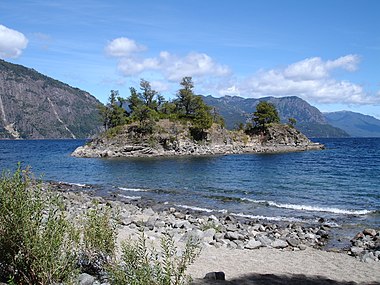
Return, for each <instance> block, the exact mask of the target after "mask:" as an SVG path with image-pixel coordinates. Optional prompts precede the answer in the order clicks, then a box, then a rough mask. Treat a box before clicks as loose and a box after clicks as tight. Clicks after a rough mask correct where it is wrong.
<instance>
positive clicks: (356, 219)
mask: <svg viewBox="0 0 380 285" xmlns="http://www.w3.org/2000/svg"><path fill="white" fill-rule="evenodd" d="M317 141H318V142H321V143H323V144H325V145H326V150H323V151H308V152H297V153H283V154H245V155H227V156H208V157H176V158H132V159H131V158H129V159H85V158H74V157H71V156H70V153H71V152H72V151H73V150H74V149H75V148H76V147H77V146H80V145H82V144H84V143H85V141H83V140H39V141H0V169H3V170H4V169H11V170H12V169H15V168H16V164H17V162H21V163H22V165H23V166H27V165H30V166H32V171H33V173H34V174H35V175H36V176H37V177H42V178H43V179H44V180H54V181H63V182H69V183H79V184H91V185H95V186H96V187H97V188H99V189H103V190H104V191H108V192H114V193H115V194H117V195H119V197H120V198H121V199H124V198H125V197H132V198H134V199H153V200H155V201H160V202H169V203H171V204H175V205H177V206H182V207H192V208H202V209H204V210H214V211H228V212H230V213H233V214H237V215H241V216H248V217H251V218H266V219H269V220H284V221H291V222H293V221H295V222H297V221H304V222H310V223H313V222H316V221H317V220H318V219H319V218H321V217H322V218H324V219H326V221H327V222H328V223H330V224H331V225H333V226H337V227H341V228H345V227H346V228H350V227H367V226H370V227H375V228H379V227H380V138H350V139H318V140H317Z"/></svg>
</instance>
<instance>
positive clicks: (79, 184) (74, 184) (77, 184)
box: [59, 181, 87, 188]
mask: <svg viewBox="0 0 380 285" xmlns="http://www.w3.org/2000/svg"><path fill="white" fill-rule="evenodd" d="M59 184H66V185H71V186H78V187H82V188H83V187H86V186H87V185H86V184H82V183H72V182H63V181H60V182H59Z"/></svg>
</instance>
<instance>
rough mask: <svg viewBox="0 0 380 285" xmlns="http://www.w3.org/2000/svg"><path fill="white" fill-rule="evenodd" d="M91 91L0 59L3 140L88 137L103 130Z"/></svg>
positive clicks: (0, 135) (1, 134) (1, 136)
mask: <svg viewBox="0 0 380 285" xmlns="http://www.w3.org/2000/svg"><path fill="white" fill-rule="evenodd" d="M99 104H100V102H99V101H98V100H97V99H96V98H95V97H94V96H92V95H91V94H89V93H88V92H85V91H82V90H80V89H78V88H73V87H71V86H69V85H67V84H65V83H63V82H60V81H58V80H55V79H53V78H50V77H48V76H45V75H43V74H41V73H39V72H37V71H35V70H34V69H30V68H27V67H24V66H22V65H17V64H13V63H9V62H6V61H4V60H0V138H24V139H52V138H59V139H61V138H87V137H90V136H92V135H94V134H96V133H97V132H98V131H99V130H100V129H101V121H100V115H99V112H98V110H97V106H98V105H99Z"/></svg>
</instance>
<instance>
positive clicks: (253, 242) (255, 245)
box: [245, 239, 263, 249]
mask: <svg viewBox="0 0 380 285" xmlns="http://www.w3.org/2000/svg"><path fill="white" fill-rule="evenodd" d="M262 246H263V245H262V243H261V242H259V241H258V240H254V239H251V240H249V241H248V243H247V244H246V245H245V248H247V249H257V248H260V247H262Z"/></svg>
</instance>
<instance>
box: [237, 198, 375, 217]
mask: <svg viewBox="0 0 380 285" xmlns="http://www.w3.org/2000/svg"><path fill="white" fill-rule="evenodd" d="M242 200H243V201H248V202H252V203H256V204H266V205H269V206H272V207H277V208H284V209H292V210H298V211H310V212H327V213H334V214H343V215H368V214H370V213H373V212H374V211H370V210H347V209H338V208H330V207H315V206H309V205H296V204H282V203H276V202H273V201H266V200H253V199H249V198H242Z"/></svg>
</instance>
